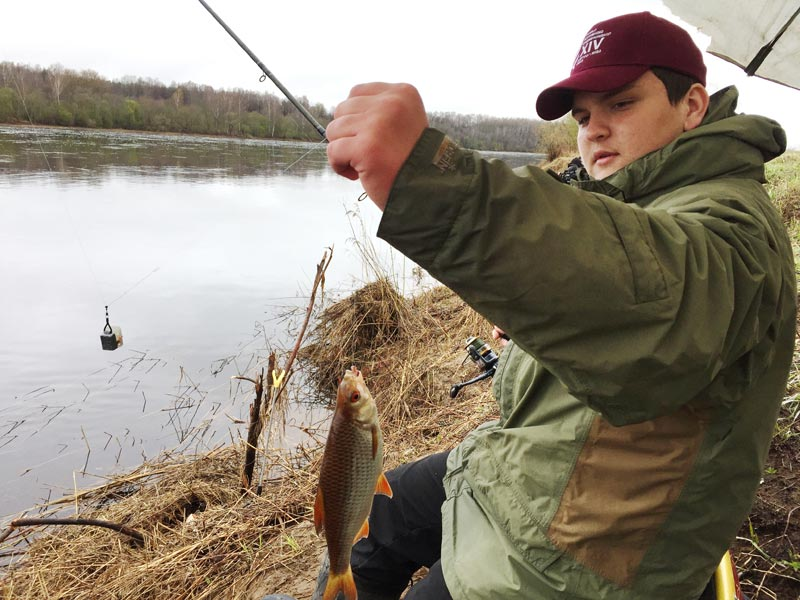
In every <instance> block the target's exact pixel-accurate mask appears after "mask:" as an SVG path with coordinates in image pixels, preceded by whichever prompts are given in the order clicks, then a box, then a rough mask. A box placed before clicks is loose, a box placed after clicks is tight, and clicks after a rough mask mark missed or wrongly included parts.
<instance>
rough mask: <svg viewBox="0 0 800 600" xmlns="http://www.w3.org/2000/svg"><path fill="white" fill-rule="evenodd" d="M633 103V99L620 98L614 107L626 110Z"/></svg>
mask: <svg viewBox="0 0 800 600" xmlns="http://www.w3.org/2000/svg"><path fill="white" fill-rule="evenodd" d="M631 104H633V100H620V101H619V102H614V104H613V106H612V108H613V109H614V110H624V109H626V108H628V107H629V106H630V105H631Z"/></svg>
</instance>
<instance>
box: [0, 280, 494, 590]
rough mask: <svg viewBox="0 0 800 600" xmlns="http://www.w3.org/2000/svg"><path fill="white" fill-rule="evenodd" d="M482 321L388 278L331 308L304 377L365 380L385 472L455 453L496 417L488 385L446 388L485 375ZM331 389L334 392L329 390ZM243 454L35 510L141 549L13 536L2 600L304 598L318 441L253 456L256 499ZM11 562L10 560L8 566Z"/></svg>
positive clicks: (61, 535) (66, 533)
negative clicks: (360, 373)
mask: <svg viewBox="0 0 800 600" xmlns="http://www.w3.org/2000/svg"><path fill="white" fill-rule="evenodd" d="M476 333H478V334H481V335H483V336H487V335H488V325H487V324H486V322H485V321H484V320H483V319H482V318H480V317H479V316H478V315H477V314H475V313H474V312H473V311H472V310H470V309H468V308H467V307H466V306H465V305H464V304H463V303H462V302H461V301H460V299H458V298H457V297H456V296H455V295H454V294H452V293H451V292H449V291H448V290H446V289H444V288H441V287H436V288H433V289H431V290H429V291H427V292H424V293H422V294H420V295H417V296H415V297H414V298H411V299H407V298H403V297H402V296H401V295H400V294H399V293H398V292H397V290H396V288H395V287H394V286H393V285H392V284H391V283H390V282H389V281H388V280H387V279H385V278H384V279H381V280H379V281H377V282H374V283H371V284H368V285H366V286H365V287H363V288H362V289H360V290H358V291H357V292H356V293H354V294H353V295H351V296H349V297H347V298H345V299H343V300H340V301H339V302H337V303H335V304H333V305H332V306H330V307H328V308H327V309H326V310H325V311H324V312H323V313H322V315H321V316H320V318H319V319H318V321H317V324H316V329H315V330H314V331H313V333H312V336H311V340H312V342H311V343H310V344H308V345H307V346H306V348H305V349H304V350H303V351H302V352H301V359H302V363H303V365H304V366H303V367H302V369H304V370H307V371H308V374H307V377H312V378H315V379H316V380H317V384H318V386H319V387H322V388H324V387H325V386H328V387H329V389H330V390H333V388H334V384H335V378H336V377H337V376H339V375H341V373H343V370H344V368H346V367H345V366H344V365H348V366H349V365H350V364H358V365H359V366H360V367H361V368H362V369H363V370H364V372H365V376H366V377H367V382H368V385H369V386H370V389H371V390H372V392H373V395H374V396H375V399H376V402H377V403H378V407H379V410H380V414H381V421H382V427H383V430H384V434H385V438H386V442H385V448H386V463H387V467H392V466H395V465H397V464H399V463H401V462H406V461H408V460H413V459H414V458H417V457H419V456H423V455H425V454H428V453H430V452H435V451H438V450H442V449H445V448H448V447H451V446H453V445H454V444H456V443H457V442H458V441H460V440H461V439H462V438H463V437H464V435H465V434H466V433H467V432H468V431H469V430H470V429H472V428H473V427H475V426H476V425H478V424H480V423H481V422H484V421H486V420H489V419H491V418H493V415H494V410H495V409H494V403H493V401H492V400H491V396H490V393H489V388H488V384H486V383H483V384H479V385H476V386H472V387H470V388H466V389H465V390H464V391H463V392H462V394H461V395H460V396H459V399H458V402H454V401H452V400H451V399H450V398H449V396H448V391H449V388H450V386H451V385H452V384H453V383H455V382H457V381H461V380H463V379H466V378H468V377H471V376H472V375H475V374H476V373H477V370H476V368H475V367H474V366H473V365H472V363H471V362H469V363H468V364H466V365H464V364H462V363H463V358H464V357H465V356H466V354H465V352H464V350H463V344H464V340H465V339H466V338H467V337H469V336H470V335H474V334H476ZM331 382H333V383H331ZM244 446H245V445H244V444H237V445H231V446H225V447H220V448H218V449H216V450H214V451H213V452H210V453H208V454H204V455H202V456H181V455H168V456H164V457H162V458H161V459H160V460H159V461H156V462H152V463H146V464H144V465H142V466H141V467H140V468H138V469H137V470H136V471H134V472H132V473H127V474H125V475H121V476H118V477H115V478H113V479H111V480H110V481H109V482H108V483H107V484H105V485H103V486H100V487H98V488H95V489H91V490H85V491H82V492H78V493H77V494H76V495H75V496H71V497H65V498H62V499H60V500H58V501H55V502H53V503H50V504H49V505H46V506H43V507H39V508H38V512H37V513H36V514H35V515H27V516H37V517H40V516H54V515H59V516H62V517H63V516H65V515H67V516H79V517H80V518H84V519H89V518H91V519H99V520H104V521H110V522H114V523H119V524H124V525H125V526H126V527H128V528H131V529H133V530H136V531H137V532H140V533H141V534H142V535H143V536H144V539H145V541H144V544H143V545H142V544H138V543H136V540H134V539H133V538H129V537H127V536H124V535H121V534H119V533H117V532H115V531H110V530H108V529H101V528H97V527H77V526H76V527H67V526H51V527H37V528H19V529H15V530H14V531H13V532H12V533H11V535H10V536H9V538H8V539H7V540H6V542H5V544H4V545H3V547H2V549H1V550H2V552H3V553H4V556H5V560H6V561H9V560H10V566H8V567H7V568H6V572H5V576H4V578H3V579H2V580H0V597H2V598H8V599H11V598H15V599H17V598H19V599H26V600H28V599H30V600H32V599H34V598H36V599H40V598H50V599H57V598H63V599H67V598H69V599H93V598H98V599H100V598H103V599H106V598H137V599H139V598H141V599H160V598H164V599H167V598H169V599H174V598H193V599H194V598H197V599H201V598H260V597H261V595H263V594H264V593H267V592H270V591H276V590H279V591H281V592H283V593H289V594H294V595H295V596H297V597H298V598H308V597H310V594H311V586H312V584H313V582H314V580H315V578H316V571H317V565H318V560H319V558H318V557H319V553H320V552H321V550H322V548H323V546H324V542H323V541H322V540H321V539H320V538H318V537H317V536H316V534H315V533H314V530H313V526H312V524H311V512H310V509H311V506H312V504H313V495H314V492H315V489H316V482H317V476H318V468H319V465H318V461H319V460H320V458H321V452H320V449H321V448H320V447H319V446H318V445H317V444H312V445H310V446H301V447H299V448H297V449H296V451H295V452H293V453H292V454H286V453H284V452H281V451H278V450H274V449H270V450H268V451H264V450H263V449H260V450H259V457H258V458H259V461H262V462H264V461H266V469H267V472H269V473H273V474H274V473H281V474H282V475H281V476H277V477H273V478H272V479H269V480H268V481H267V482H265V485H264V488H263V491H262V493H261V495H256V494H253V493H246V494H244V495H243V494H242V493H241V480H240V472H241V465H242V462H243V459H244V452H245V447H244ZM12 555H13V556H12Z"/></svg>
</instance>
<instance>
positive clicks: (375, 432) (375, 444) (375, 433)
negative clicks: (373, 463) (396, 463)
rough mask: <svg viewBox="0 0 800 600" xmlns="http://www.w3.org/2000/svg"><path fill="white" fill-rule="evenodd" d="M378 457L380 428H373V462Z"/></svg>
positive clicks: (375, 426) (374, 426)
mask: <svg viewBox="0 0 800 600" xmlns="http://www.w3.org/2000/svg"><path fill="white" fill-rule="evenodd" d="M376 456H378V426H377V425H373V426H372V460H375V457H376Z"/></svg>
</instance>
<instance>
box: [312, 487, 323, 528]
mask: <svg viewBox="0 0 800 600" xmlns="http://www.w3.org/2000/svg"><path fill="white" fill-rule="evenodd" d="M314 529H316V530H317V535H319V534H320V533H321V532H322V530H323V529H325V505H324V503H323V502H322V488H317V497H316V498H315V499H314Z"/></svg>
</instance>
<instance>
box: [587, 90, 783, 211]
mask: <svg viewBox="0 0 800 600" xmlns="http://www.w3.org/2000/svg"><path fill="white" fill-rule="evenodd" d="M738 99H739V92H738V90H737V89H736V88H735V87H734V86H730V87H727V88H724V89H722V90H720V91H718V92H716V93H715V94H714V95H712V96H711V100H710V102H709V107H708V112H707V113H706V116H705V118H704V119H703V122H702V123H701V124H700V125H699V126H698V127H696V128H695V129H692V130H689V131H687V132H685V133H684V134H682V135H681V136H679V137H678V138H677V139H676V140H675V141H673V142H672V143H670V144H667V145H666V146H664V147H663V148H660V149H659V150H655V151H653V152H651V153H649V154H647V155H645V156H643V157H642V158H640V159H638V160H636V161H634V162H632V163H631V164H630V165H628V166H626V167H624V168H623V169H620V170H619V171H617V172H616V173H614V174H613V175H611V176H609V177H607V178H606V179H603V180H599V181H598V180H590V181H582V182H578V183H577V185H579V186H580V187H581V188H584V189H587V190H589V191H596V192H601V193H603V194H607V195H609V196H613V197H616V198H619V199H622V200H625V201H627V202H637V203H646V202H647V201H648V200H649V199H650V198H652V197H654V196H658V195H660V194H661V193H662V192H663V191H664V190H667V189H674V188H675V187H681V186H686V185H691V184H694V183H697V182H699V181H707V180H709V179H715V178H719V177H739V178H747V179H755V180H757V181H760V182H762V183H763V182H764V181H765V179H764V163H766V162H768V161H770V160H772V159H773V158H776V157H777V156H780V155H781V154H783V152H784V151H785V150H786V133H785V132H784V130H783V128H782V127H781V126H780V125H779V124H778V123H777V122H776V121H773V120H772V119H769V118H767V117H762V116H758V115H746V114H737V113H736V104H737V101H738ZM643 190H647V192H646V193H645V192H643Z"/></svg>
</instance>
